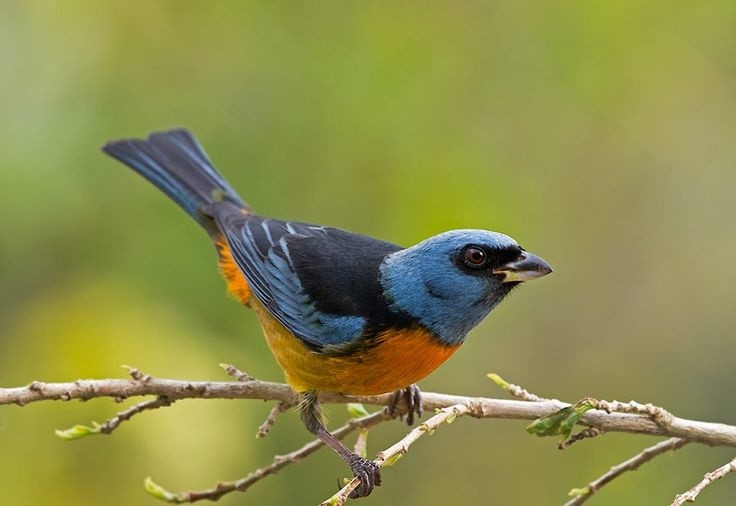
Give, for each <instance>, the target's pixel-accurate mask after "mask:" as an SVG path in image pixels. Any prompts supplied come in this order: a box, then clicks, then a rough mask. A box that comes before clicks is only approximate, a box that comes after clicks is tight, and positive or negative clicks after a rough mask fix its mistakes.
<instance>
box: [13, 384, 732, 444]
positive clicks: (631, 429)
mask: <svg viewBox="0 0 736 506" xmlns="http://www.w3.org/2000/svg"><path fill="white" fill-rule="evenodd" d="M145 395H156V396H163V397H166V398H167V399H168V400H169V401H170V402H174V401H178V400H181V399H261V400H267V401H281V402H286V403H288V404H295V403H296V401H297V398H296V395H295V393H294V391H293V390H291V388H289V387H288V386H287V385H285V384H282V383H273V382H269V381H260V380H249V381H236V382H223V381H186V380H174V379H162V378H156V377H153V376H149V375H141V379H99V380H77V381H73V382H69V383H43V382H40V381H34V382H32V383H30V384H29V385H27V386H23V387H14V388H0V405H4V404H16V405H19V406H25V405H27V404H30V403H33V402H41V401H50V400H60V401H70V400H73V399H79V400H83V401H86V400H89V399H94V398H98V397H110V398H113V399H115V400H118V401H120V400H123V399H127V398H129V397H138V396H145ZM390 398H391V396H390V395H385V394H384V395H369V396H347V395H341V394H334V393H324V394H322V395H320V400H321V401H322V402H325V403H348V402H359V403H363V404H369V405H379V406H386V405H387V404H388V403H389V401H390ZM422 399H423V400H424V406H425V409H427V410H434V409H443V408H448V407H450V406H454V405H457V404H462V405H465V406H467V407H468V415H469V416H472V417H475V418H499V419H517V420H534V419H537V418H540V417H544V416H548V415H551V414H553V413H555V412H557V411H558V410H560V409H562V408H565V407H569V406H570V405H569V404H567V403H564V402H561V401H558V400H554V399H553V400H543V401H539V402H530V401H521V400H512V399H511V400H510V399H492V398H487V397H467V396H462V395H449V394H441V393H433V392H423V393H422ZM599 402H600V401H599ZM620 404H621V405H622V406H629V407H630V403H626V404H624V403H620ZM643 406H646V405H643ZM610 407H611V406H609V408H610ZM626 409H629V408H626ZM631 409H633V408H631ZM660 409H661V408H660ZM663 411H664V410H663ZM645 412H646V410H645ZM668 415H669V416H668V418H667V420H666V422H667V423H658V422H657V421H655V420H654V419H652V417H651V416H650V415H649V414H641V412H633V413H619V412H611V413H607V412H606V411H604V410H597V409H596V410H591V411H588V412H587V413H585V414H584V415H582V417H581V418H580V421H579V423H580V424H582V425H584V426H587V427H596V428H598V429H600V430H601V431H603V432H628V433H634V434H649V435H652V436H669V437H681V438H683V439H687V440H688V441H692V442H697V443H702V444H707V445H711V446H730V447H736V426H734V425H727V424H723V423H713V422H702V421H698V420H688V419H685V418H679V417H676V416H673V415H670V414H668Z"/></svg>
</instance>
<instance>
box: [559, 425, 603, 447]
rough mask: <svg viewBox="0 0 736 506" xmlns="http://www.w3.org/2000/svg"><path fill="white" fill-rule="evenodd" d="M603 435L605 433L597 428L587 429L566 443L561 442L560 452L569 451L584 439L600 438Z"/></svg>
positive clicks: (574, 435)
mask: <svg viewBox="0 0 736 506" xmlns="http://www.w3.org/2000/svg"><path fill="white" fill-rule="evenodd" d="M601 434H603V431H602V430H600V429H598V428H596V427H588V428H587V429H583V430H581V431H580V432H578V433H576V434H573V435H572V436H570V437H569V438H567V439H565V440H564V441H562V442H560V444H558V445H557V448H559V449H560V450H567V449H568V448H570V446H572V445H573V444H574V443H577V442H578V441H582V440H583V439H592V438H594V437H597V436H600V435H601Z"/></svg>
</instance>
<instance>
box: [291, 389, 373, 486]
mask: <svg viewBox="0 0 736 506" xmlns="http://www.w3.org/2000/svg"><path fill="white" fill-rule="evenodd" d="M299 397H300V398H299V409H300V416H301V419H302V422H304V425H305V426H306V427H307V430H308V431H309V432H311V433H312V434H314V435H315V436H317V437H318V438H320V439H321V440H322V442H323V443H325V444H326V445H327V446H329V447H330V448H332V449H333V450H334V451H335V453H337V454H338V455H339V456H340V457H341V458H342V459H343V460H344V461H345V462H346V463H347V464H348V465H349V466H350V469H351V470H352V471H353V474H354V475H355V476H357V477H358V478H360V485H358V487H357V488H356V489H355V490H353V492H352V493H351V494H350V497H351V498H353V499H356V498H358V497H366V496H367V495H370V493H371V492H373V487H378V486H380V485H381V469H380V468H379V467H378V464H376V463H375V462H373V461H370V460H366V459H364V458H363V457H361V456H360V455H358V454H356V453H353V452H351V451H350V450H349V449H348V448H347V447H346V446H345V445H344V444H342V443H341V442H340V440H339V439H337V438H336V437H335V436H333V435H332V434H330V432H329V431H328V430H327V429H326V428H325V425H324V422H323V421H322V412H321V410H320V406H319V400H318V399H317V392H316V391H315V390H310V391H307V392H302V393H300V394H299Z"/></svg>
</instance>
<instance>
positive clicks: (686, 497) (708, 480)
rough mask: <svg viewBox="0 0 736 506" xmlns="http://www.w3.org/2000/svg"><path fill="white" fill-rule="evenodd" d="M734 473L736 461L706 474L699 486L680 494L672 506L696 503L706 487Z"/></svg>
mask: <svg viewBox="0 0 736 506" xmlns="http://www.w3.org/2000/svg"><path fill="white" fill-rule="evenodd" d="M734 471H736V459H733V460H732V461H731V462H729V463H728V464H726V465H723V466H721V467H719V468H718V469H716V470H715V471H712V472H710V473H706V474H705V476H704V477H703V479H702V480H700V482H698V484H697V485H695V486H694V487H693V488H691V489H690V490H688V491H687V492H684V493H682V494H678V495H677V496H676V497H675V500H674V501H673V502H672V504H671V505H670V506H682V505H683V504H685V503H686V502H695V498H696V497H698V494H700V493H701V492H702V491H703V489H704V488H705V487H707V486H709V485H710V484H712V483H713V482H714V481H716V480H718V479H720V478H723V477H724V476H726V475H727V474H728V473H732V472H734Z"/></svg>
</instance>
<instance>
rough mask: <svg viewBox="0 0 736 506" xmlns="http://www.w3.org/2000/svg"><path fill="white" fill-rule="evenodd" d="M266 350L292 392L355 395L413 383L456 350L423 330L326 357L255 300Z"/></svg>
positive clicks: (394, 333)
mask: <svg viewBox="0 0 736 506" xmlns="http://www.w3.org/2000/svg"><path fill="white" fill-rule="evenodd" d="M251 307H252V308H253V310H254V311H255V312H256V314H257V315H258V320H259V321H260V323H261V327H263V333H264V334H265V336H266V341H267V342H268V346H269V347H270V348H271V352H272V353H273V354H274V356H275V357H276V361H277V362H278V363H279V365H280V366H281V368H282V369H283V370H284V372H285V373H286V382H287V383H288V384H289V385H290V386H291V388H293V389H294V390H295V391H297V392H304V391H306V390H326V391H330V392H340V393H344V394H355V395H373V394H383V393H387V392H393V391H395V390H399V389H401V388H405V387H407V386H409V385H411V384H412V383H416V382H417V381H419V380H421V379H422V378H424V377H425V376H427V375H428V374H429V373H431V372H432V371H434V370H435V369H436V368H437V367H439V365H440V364H442V363H443V362H444V361H445V360H447V359H448V358H450V356H451V355H452V354H453V353H454V352H455V350H457V348H458V347H457V346H445V345H443V344H440V343H439V342H437V340H436V338H435V337H434V336H432V335H431V334H430V333H429V332H428V331H426V330H423V329H412V330H389V331H386V332H384V333H383V334H381V335H380V336H379V337H378V338H377V342H376V343H374V344H373V345H371V346H369V347H367V348H366V349H364V350H356V351H355V352H352V353H351V354H350V355H345V356H329V355H325V354H320V353H316V352H313V351H311V350H309V349H308V348H307V347H306V346H304V344H302V342H301V341H299V339H297V338H296V337H294V335H293V334H292V333H291V332H289V331H288V330H287V329H286V328H285V327H284V326H283V325H281V323H279V322H278V321H277V320H276V319H275V318H274V317H273V316H271V314H270V313H269V312H268V311H267V310H266V309H265V308H264V307H263V306H262V305H261V304H260V303H259V302H258V301H257V300H256V299H253V301H251Z"/></svg>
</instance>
